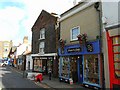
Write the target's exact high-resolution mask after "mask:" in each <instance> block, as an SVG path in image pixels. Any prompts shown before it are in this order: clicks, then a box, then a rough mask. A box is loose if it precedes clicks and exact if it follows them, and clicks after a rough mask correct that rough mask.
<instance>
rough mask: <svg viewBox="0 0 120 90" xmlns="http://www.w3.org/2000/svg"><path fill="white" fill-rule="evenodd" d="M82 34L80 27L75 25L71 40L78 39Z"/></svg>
mask: <svg viewBox="0 0 120 90" xmlns="http://www.w3.org/2000/svg"><path fill="white" fill-rule="evenodd" d="M79 34H80V27H74V28H72V29H71V35H70V38H71V41H73V40H78V38H77V36H78V35H79Z"/></svg>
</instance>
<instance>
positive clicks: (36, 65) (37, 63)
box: [34, 60, 42, 72]
mask: <svg viewBox="0 0 120 90" xmlns="http://www.w3.org/2000/svg"><path fill="white" fill-rule="evenodd" d="M34 71H38V72H42V60H34Z"/></svg>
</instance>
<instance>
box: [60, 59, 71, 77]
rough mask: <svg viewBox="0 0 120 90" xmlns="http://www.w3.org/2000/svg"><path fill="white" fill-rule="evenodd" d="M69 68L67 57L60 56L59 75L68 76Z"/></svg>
mask: <svg viewBox="0 0 120 90" xmlns="http://www.w3.org/2000/svg"><path fill="white" fill-rule="evenodd" d="M69 69H70V64H69V58H68V57H62V72H61V76H63V77H66V78H69Z"/></svg>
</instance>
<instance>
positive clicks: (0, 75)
mask: <svg viewBox="0 0 120 90" xmlns="http://www.w3.org/2000/svg"><path fill="white" fill-rule="evenodd" d="M1 88H4V89H9V90H11V89H15V88H16V89H19V88H22V89H23V88H29V89H30V88H31V89H32V88H33V89H35V90H36V89H39V88H42V87H40V86H38V85H37V84H35V83H34V82H33V81H31V80H28V79H26V78H23V75H22V74H20V73H18V72H16V71H15V70H14V69H11V68H10V67H9V66H5V67H0V90H1ZM42 90H43V89H42Z"/></svg>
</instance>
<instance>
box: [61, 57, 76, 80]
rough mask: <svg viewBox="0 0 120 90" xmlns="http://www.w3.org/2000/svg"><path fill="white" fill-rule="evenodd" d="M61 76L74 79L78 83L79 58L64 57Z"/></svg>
mask: <svg viewBox="0 0 120 90" xmlns="http://www.w3.org/2000/svg"><path fill="white" fill-rule="evenodd" d="M60 68H61V76H62V77H64V78H72V79H73V81H74V82H77V80H78V78H77V77H78V76H77V56H74V57H73V56H71V57H62V60H61V66H60Z"/></svg>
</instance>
